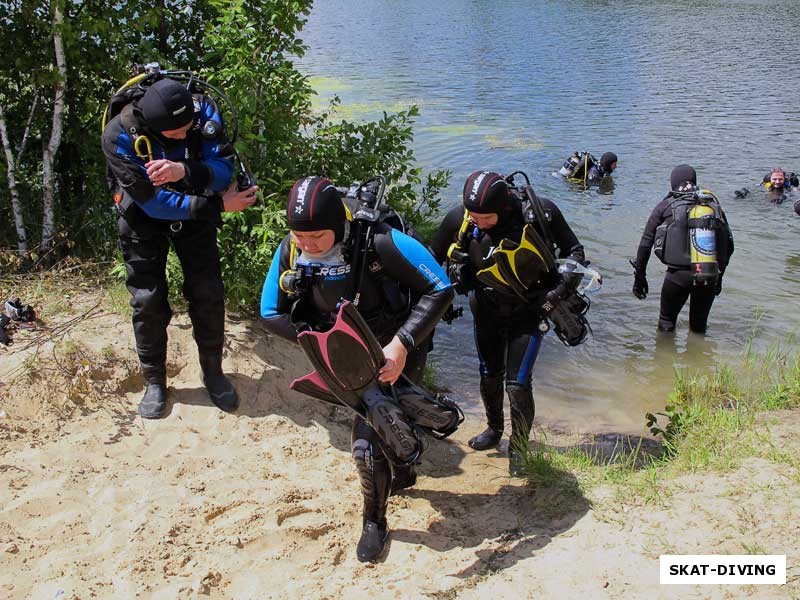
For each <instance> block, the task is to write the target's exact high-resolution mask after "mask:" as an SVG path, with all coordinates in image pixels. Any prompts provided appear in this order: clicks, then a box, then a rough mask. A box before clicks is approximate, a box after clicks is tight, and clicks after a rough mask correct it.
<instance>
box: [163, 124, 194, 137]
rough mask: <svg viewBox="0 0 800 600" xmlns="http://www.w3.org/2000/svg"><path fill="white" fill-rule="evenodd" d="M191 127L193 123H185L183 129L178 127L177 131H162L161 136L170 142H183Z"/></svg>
mask: <svg viewBox="0 0 800 600" xmlns="http://www.w3.org/2000/svg"><path fill="white" fill-rule="evenodd" d="M192 125H194V121H190V122H189V123H187V124H186V125H184V126H183V127H179V128H178V129H167V130H166V131H162V132H161V135H163V136H164V137H165V138H168V139H170V140H185V139H186V134H187V133H188V132H189V130H190V129H191V128H192Z"/></svg>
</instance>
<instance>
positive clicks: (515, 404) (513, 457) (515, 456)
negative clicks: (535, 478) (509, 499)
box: [506, 383, 536, 477]
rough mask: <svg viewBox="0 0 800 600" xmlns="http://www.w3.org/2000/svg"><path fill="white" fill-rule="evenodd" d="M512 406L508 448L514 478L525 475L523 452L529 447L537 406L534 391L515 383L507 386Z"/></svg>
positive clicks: (510, 467) (509, 468)
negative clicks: (534, 400)
mask: <svg viewBox="0 0 800 600" xmlns="http://www.w3.org/2000/svg"><path fill="white" fill-rule="evenodd" d="M506 390H507V391H508V401H509V404H510V405H511V440H510V442H509V446H508V474H509V475H511V476H512V477H519V476H521V475H524V470H523V468H522V464H523V460H522V456H521V454H520V453H521V452H523V451H524V450H525V449H526V448H527V447H528V440H529V438H530V434H531V427H533V417H534V414H535V410H536V409H535V406H534V402H533V391H532V390H531V388H529V387H523V386H521V385H518V384H515V383H509V384H508V385H507V386H506Z"/></svg>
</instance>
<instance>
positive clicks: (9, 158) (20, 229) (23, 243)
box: [0, 105, 28, 254]
mask: <svg viewBox="0 0 800 600" xmlns="http://www.w3.org/2000/svg"><path fill="white" fill-rule="evenodd" d="M0 137H2V139H3V150H5V152H6V165H7V167H6V170H7V172H8V176H7V179H8V191H9V192H10V193H11V209H12V210H13V211H14V225H15V226H16V228H17V240H18V241H17V251H18V252H19V253H20V254H25V252H27V251H28V242H27V236H26V235H25V221H23V219H22V205H20V203H19V193H18V192H17V179H16V176H15V169H14V165H15V162H14V151H13V150H12V149H11V139H10V138H9V137H8V130H7V129H6V118H5V115H4V114H3V106H2V105H0Z"/></svg>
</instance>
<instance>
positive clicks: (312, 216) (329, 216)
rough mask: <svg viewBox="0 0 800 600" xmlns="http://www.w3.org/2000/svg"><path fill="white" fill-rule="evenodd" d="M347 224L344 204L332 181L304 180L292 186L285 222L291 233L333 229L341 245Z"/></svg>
mask: <svg viewBox="0 0 800 600" xmlns="http://www.w3.org/2000/svg"><path fill="white" fill-rule="evenodd" d="M346 220H347V216H346V214H345V211H344V204H342V199H341V198H340V197H339V193H338V192H337V191H336V187H335V186H334V185H333V183H331V182H330V180H328V179H326V178H324V177H304V178H303V179H298V180H297V181H296V182H295V184H294V185H293V186H292V190H291V191H290V192H289V201H288V202H287V203H286V222H287V224H288V225H289V229H291V230H292V231H321V230H323V229H332V230H333V232H334V233H335V234H336V241H337V242H338V241H341V239H342V236H343V234H344V224H345V221H346Z"/></svg>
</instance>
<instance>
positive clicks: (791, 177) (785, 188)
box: [733, 167, 800, 204]
mask: <svg viewBox="0 0 800 600" xmlns="http://www.w3.org/2000/svg"><path fill="white" fill-rule="evenodd" d="M759 185H760V186H761V187H763V188H764V189H765V190H766V191H767V193H768V194H769V196H768V197H769V200H770V202H773V203H775V204H783V201H784V200H786V199H787V198H788V193H789V192H791V191H793V189H794V188H797V187H800V178H798V177H797V175H796V174H795V173H789V174H788V175H787V173H786V171H784V170H783V169H782V168H781V167H773V168H772V169H771V170H770V172H769V173H767V174H766V175H764V177H763V178H762V179H761V183H760V184H759ZM749 193H750V190H749V189H748V188H746V187H744V188H742V189H739V190H736V191H735V192H734V193H733V194H734V196H736V197H737V198H744V197H745V196H747V195H748V194H749Z"/></svg>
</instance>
